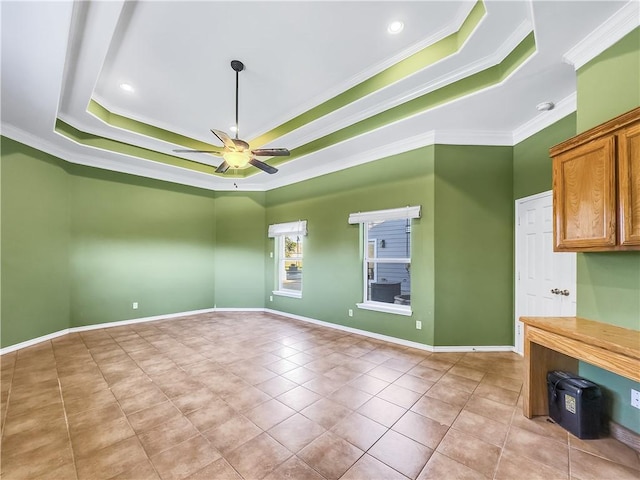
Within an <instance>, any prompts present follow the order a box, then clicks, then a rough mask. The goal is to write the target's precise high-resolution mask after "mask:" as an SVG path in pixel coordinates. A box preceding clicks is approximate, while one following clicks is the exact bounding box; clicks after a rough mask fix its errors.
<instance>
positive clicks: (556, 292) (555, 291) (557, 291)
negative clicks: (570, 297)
mask: <svg viewBox="0 0 640 480" xmlns="http://www.w3.org/2000/svg"><path fill="white" fill-rule="evenodd" d="M551 293H553V294H554V295H558V294H559V293H560V289H559V288H554V289H553V290H551Z"/></svg>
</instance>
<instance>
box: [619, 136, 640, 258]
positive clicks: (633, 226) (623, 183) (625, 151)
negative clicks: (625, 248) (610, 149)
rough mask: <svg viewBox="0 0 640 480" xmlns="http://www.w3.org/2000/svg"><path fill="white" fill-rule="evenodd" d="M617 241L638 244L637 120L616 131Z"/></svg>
mask: <svg viewBox="0 0 640 480" xmlns="http://www.w3.org/2000/svg"><path fill="white" fill-rule="evenodd" d="M618 204H619V209H620V210H619V223H620V244H621V245H639V246H640V124H638V125H634V126H631V127H629V128H626V129H624V130H623V131H622V132H620V134H619V135H618Z"/></svg>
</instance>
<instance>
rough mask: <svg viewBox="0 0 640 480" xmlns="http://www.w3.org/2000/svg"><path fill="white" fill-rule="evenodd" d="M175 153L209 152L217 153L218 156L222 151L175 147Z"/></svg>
mask: <svg viewBox="0 0 640 480" xmlns="http://www.w3.org/2000/svg"><path fill="white" fill-rule="evenodd" d="M173 151H174V152H176V153H211V154H213V155H217V156H218V157H221V156H222V152H220V151H218V150H187V149H176V150H173Z"/></svg>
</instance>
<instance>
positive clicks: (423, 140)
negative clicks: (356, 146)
mask: <svg viewBox="0 0 640 480" xmlns="http://www.w3.org/2000/svg"><path fill="white" fill-rule="evenodd" d="M375 131H376V130H374V131H371V132H366V133H364V134H362V135H359V136H358V137H353V138H351V139H349V141H351V140H353V139H354V138H359V137H363V136H365V135H368V134H371V133H374V132H375ZM342 143H344V142H340V143H336V144H334V145H331V146H330V147H328V148H327V149H324V150H319V151H318V152H314V153H312V154H310V156H313V155H315V154H318V153H320V152H326V151H327V150H328V149H333V148H339V147H340V145H341V144H342ZM434 143H435V131H429V132H426V133H422V134H420V135H416V136H413V137H410V138H407V139H403V140H399V141H396V142H392V143H388V144H385V145H382V146H380V147H376V148H372V149H370V150H366V151H361V152H358V153H357V154H355V155H351V156H348V157H340V161H339V162H333V163H331V164H323V163H320V164H319V165H318V166H315V167H311V168H305V169H304V171H302V172H297V173H293V174H289V175H287V176H286V177H278V178H274V179H273V182H269V183H268V185H266V188H265V190H267V191H269V190H272V189H274V188H279V187H284V186H287V185H292V184H294V183H298V182H303V181H305V180H309V179H312V178H315V177H319V176H321V175H327V174H329V173H334V172H337V171H340V170H345V169H347V168H350V167H355V166H358V165H362V164H364V163H368V162H373V161H375V160H380V159H382V158H386V157H390V156H392V155H397V154H399V153H404V152H408V151H411V150H415V149H417V148H420V147H425V146H427V145H433V144H434ZM303 158H308V157H303Z"/></svg>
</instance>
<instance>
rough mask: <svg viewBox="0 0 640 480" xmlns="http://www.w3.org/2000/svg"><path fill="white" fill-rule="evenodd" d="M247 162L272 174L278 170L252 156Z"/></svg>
mask: <svg viewBox="0 0 640 480" xmlns="http://www.w3.org/2000/svg"><path fill="white" fill-rule="evenodd" d="M249 163H250V164H251V165H253V166H254V167H257V168H259V169H260V170H262V171H263V172H267V173H269V174H274V173H276V172H277V171H278V169H277V168H276V167H272V166H271V165H267V164H266V163H264V162H261V161H260V160H258V159H257V158H252V159H251V160H249Z"/></svg>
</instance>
